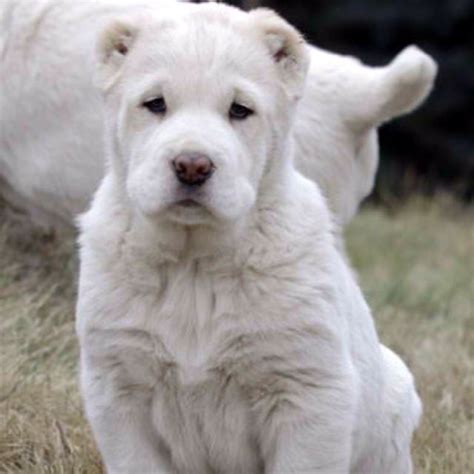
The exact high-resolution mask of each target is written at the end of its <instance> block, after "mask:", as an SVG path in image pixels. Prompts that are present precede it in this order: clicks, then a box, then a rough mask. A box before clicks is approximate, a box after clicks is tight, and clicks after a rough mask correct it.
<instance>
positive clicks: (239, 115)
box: [229, 102, 254, 120]
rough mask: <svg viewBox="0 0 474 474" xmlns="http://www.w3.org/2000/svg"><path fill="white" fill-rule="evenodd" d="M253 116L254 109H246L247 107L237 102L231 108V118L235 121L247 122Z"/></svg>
mask: <svg viewBox="0 0 474 474" xmlns="http://www.w3.org/2000/svg"><path fill="white" fill-rule="evenodd" d="M253 114H254V111H253V110H252V109H249V108H248V107H245V105H242V104H238V103H237V102H233V103H232V105H231V106H230V110H229V117H230V118H231V119H233V120H245V119H246V118H247V117H250V116H251V115H253Z"/></svg>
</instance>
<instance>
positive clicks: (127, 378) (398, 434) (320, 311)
mask: <svg viewBox="0 0 474 474" xmlns="http://www.w3.org/2000/svg"><path fill="white" fill-rule="evenodd" d="M98 50H99V53H98V54H99V63H100V66H99V68H100V71H99V77H100V81H101V84H102V91H103V96H104V100H105V121H106V127H105V130H106V140H105V142H106V147H107V150H108V153H109V158H110V166H109V168H108V172H107V174H106V176H105V178H104V180H103V181H102V183H101V185H100V187H99V190H98V192H97V194H96V196H95V199H94V201H93V204H92V208H91V209H90V211H88V212H87V214H85V215H84V216H83V217H82V219H81V237H80V243H81V271H80V289H79V300H78V309H77V332H78V335H79V338H80V345H81V383H82V391H83V396H84V400H85V404H86V412H87V416H88V419H89V421H90V423H91V425H92V428H93V431H94V434H95V436H96V439H97V442H98V445H99V448H100V451H101V453H102V455H103V458H104V460H105V464H106V466H107V470H108V472H109V473H141V474H145V473H162V472H179V473H193V474H199V473H211V472H223V473H245V474H252V473H260V472H266V473H303V472H304V473H331V474H334V473H348V472H359V473H364V474H366V473H384V474H386V473H403V474H405V473H408V472H410V470H411V459H410V441H411V437H412V432H413V430H414V428H415V426H416V425H417V423H418V419H419V416H420V408H421V407H420V402H419V399H418V397H417V394H416V392H415V389H414V385H413V380H412V377H411V375H410V373H409V371H408V370H407V368H406V367H405V366H404V364H403V363H402V361H401V360H400V359H399V358H398V357H397V356H396V355H395V354H394V353H392V352H391V351H389V350H388V349H386V348H385V347H383V346H381V345H380V344H379V341H378V339H377V335H376V332H375V330H374V326H373V322H372V318H371V315H370V312H369V310H368V308H367V305H366V303H365V301H364V299H363V297H362V295H361V292H360V290H359V288H358V286H357V284H356V282H355V280H354V278H353V276H352V274H351V271H350V269H349V268H348V267H347V265H346V263H345V262H344V259H343V258H342V257H341V254H340V252H339V251H338V250H337V248H336V245H335V242H334V237H333V233H332V226H331V218H330V214H329V211H328V209H327V207H326V204H325V200H324V199H323V198H322V196H321V194H320V192H319V190H318V187H317V186H316V185H315V184H314V183H313V182H311V181H310V180H308V179H306V178H304V177H303V176H302V175H301V174H300V173H299V172H297V171H296V169H295V168H294V165H293V159H294V158H297V156H296V155H295V147H294V136H293V135H292V133H291V128H292V125H293V122H294V119H295V112H296V106H297V103H298V99H299V98H300V97H301V96H302V94H303V91H304V82H305V77H306V73H307V69H308V67H309V61H310V58H309V55H308V49H307V48H306V47H305V44H304V42H303V40H302V39H301V37H300V36H299V34H298V33H297V32H296V31H295V30H294V29H293V28H292V27H291V26H289V25H288V24H287V23H286V22H284V21H283V20H282V19H281V18H279V17H278V16H277V15H276V14H274V13H272V12H271V11H268V10H256V11H254V12H252V13H250V14H248V13H243V12H241V11H240V10H237V9H234V8H231V7H227V6H224V5H222V4H214V3H212V4H201V5H190V4H181V5H179V4H178V5H175V6H173V7H170V8H169V9H166V10H164V11H162V12H161V13H160V15H157V16H154V15H153V14H152V12H150V13H149V14H147V15H146V16H139V17H137V18H134V19H128V20H127V21H125V22H124V21H123V20H122V21H117V22H115V23H113V24H112V25H110V26H109V27H108V28H107V29H106V30H105V31H104V33H103V34H102V36H101V40H100V42H99V48H98Z"/></svg>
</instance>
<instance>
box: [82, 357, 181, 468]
mask: <svg viewBox="0 0 474 474" xmlns="http://www.w3.org/2000/svg"><path fill="white" fill-rule="evenodd" d="M103 369H104V370H101V368H100V367H96V366H94V367H91V366H90V364H89V365H88V364H87V363H86V362H85V361H84V360H83V362H82V366H81V385H82V394H83V397H84V402H85V407H86V413H87V418H88V420H89V423H90V425H91V427H92V430H93V433H94V437H95V439H96V442H97V445H98V448H99V451H100V453H101V455H102V458H103V461H104V464H105V466H106V470H107V473H108V474H136V473H140V474H168V473H172V472H174V471H173V469H172V465H171V461H170V459H169V458H170V456H169V453H168V452H167V451H166V449H165V448H164V447H163V446H162V445H161V443H160V439H159V437H158V435H157V433H156V431H155V429H154V427H153V422H152V409H151V403H152V400H151V396H152V394H151V391H150V390H147V388H146V387H144V386H133V384H131V385H130V386H129V387H125V386H120V385H119V384H117V380H116V378H115V377H113V376H112V373H111V371H110V370H111V368H109V367H103ZM112 370H113V369H112Z"/></svg>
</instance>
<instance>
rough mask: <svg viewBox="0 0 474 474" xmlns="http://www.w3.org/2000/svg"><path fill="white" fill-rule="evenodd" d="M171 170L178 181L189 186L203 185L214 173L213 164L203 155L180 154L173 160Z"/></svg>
mask: <svg viewBox="0 0 474 474" xmlns="http://www.w3.org/2000/svg"><path fill="white" fill-rule="evenodd" d="M173 168H174V172H175V174H176V177H177V178H178V180H179V181H180V182H181V183H183V184H187V185H189V186H200V185H201V184H204V183H205V182H206V181H207V180H208V179H209V178H210V177H211V175H212V173H213V172H214V164H213V163H212V161H211V160H210V159H209V158H208V157H207V156H205V155H201V154H199V153H182V154H181V155H178V156H177V157H176V158H175V159H174V160H173Z"/></svg>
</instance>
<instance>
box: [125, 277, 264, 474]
mask: <svg viewBox="0 0 474 474" xmlns="http://www.w3.org/2000/svg"><path fill="white" fill-rule="evenodd" d="M191 275H192V277H189V272H188V273H187V274H183V275H181V274H180V273H177V274H175V275H173V278H170V279H169V280H168V281H166V284H165V289H164V290H163V291H162V292H161V294H160V295H159V297H158V298H157V299H156V303H155V304H152V305H150V307H149V308H147V310H146V311H145V313H143V314H142V318H141V321H140V326H141V329H142V330H143V334H144V335H145V337H144V341H143V342H144V344H143V345H141V347H140V348H137V349H138V350H145V351H146V352H147V353H148V354H145V353H143V354H142V356H141V357H139V358H147V359H148V360H150V361H152V366H151V367H150V368H151V370H150V371H149V372H148V373H146V374H145V373H143V375H146V379H147V380H144V381H143V382H145V385H148V386H150V387H152V389H151V399H152V406H151V409H152V413H151V416H152V419H153V420H154V425H155V427H156V429H157V431H158V432H159V435H160V437H161V438H162V439H163V441H164V442H165V443H166V445H167V446H168V447H169V449H170V450H171V451H172V455H173V459H174V461H175V463H177V465H179V466H178V467H180V469H181V470H182V471H186V472H206V471H208V470H210V469H211V468H212V469H216V468H217V469H218V470H220V471H229V470H230V471H232V472H239V471H240V472H248V473H251V472H258V470H259V468H258V466H259V460H258V451H257V449H256V442H255V441H254V439H255V435H254V432H253V422H252V419H251V410H250V404H249V400H248V396H247V395H248V394H247V392H246V390H247V384H246V382H245V380H244V377H242V374H243V373H244V372H245V370H246V367H248V365H250V360H251V359H252V356H253V352H254V351H253V349H250V348H249V347H248V346H249V345H248V344H245V342H244V341H245V340H246V339H245V337H244V332H245V327H246V324H243V325H241V323H242V321H240V316H241V315H240V311H239V308H236V307H235V304H236V301H235V298H234V297H235V294H234V295H232V294H231V292H232V286H233V283H232V280H227V279H226V278H220V279H216V278H214V277H212V276H209V275H206V274H200V273H199V272H196V273H194V274H191ZM240 309H241V308H240ZM145 341H146V342H145ZM244 345H245V346H246V347H247V350H246V351H244V352H245V354H243V351H242V349H243V347H244ZM125 353H126V352H125V351H124V354H125ZM129 354H130V352H129ZM131 372H133V373H134V375H133V376H134V377H135V376H136V375H135V374H137V373H138V372H137V371H129V372H128V373H131ZM131 382H132V381H129V382H128V383H131ZM139 385H141V384H139ZM223 453H226V455H225V457H223V456H224V454H223ZM189 463H191V464H189ZM242 463H244V464H242Z"/></svg>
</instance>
